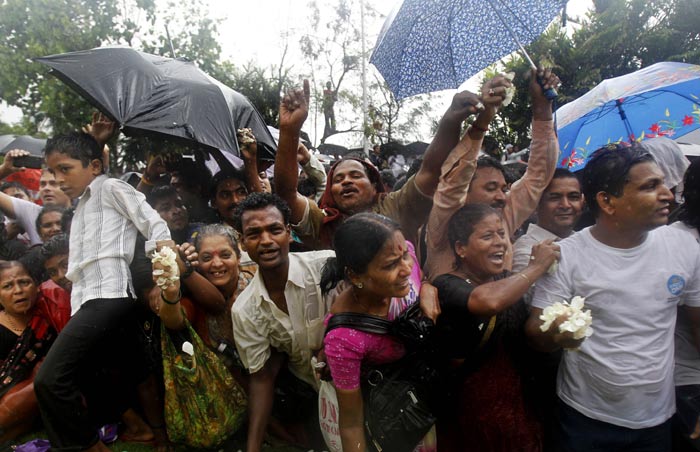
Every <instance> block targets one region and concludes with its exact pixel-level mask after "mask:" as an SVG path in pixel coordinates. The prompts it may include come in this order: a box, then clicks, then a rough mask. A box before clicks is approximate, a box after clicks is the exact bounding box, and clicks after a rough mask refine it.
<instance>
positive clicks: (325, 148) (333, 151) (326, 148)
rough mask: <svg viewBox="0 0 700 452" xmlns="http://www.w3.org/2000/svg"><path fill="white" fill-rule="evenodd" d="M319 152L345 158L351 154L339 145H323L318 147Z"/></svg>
mask: <svg viewBox="0 0 700 452" xmlns="http://www.w3.org/2000/svg"><path fill="white" fill-rule="evenodd" d="M318 150H319V152H321V153H322V154H326V155H340V156H343V155H345V154H347V153H348V152H349V150H348V148H346V147H345V146H340V145H338V144H330V143H323V144H320V145H319V146H318Z"/></svg>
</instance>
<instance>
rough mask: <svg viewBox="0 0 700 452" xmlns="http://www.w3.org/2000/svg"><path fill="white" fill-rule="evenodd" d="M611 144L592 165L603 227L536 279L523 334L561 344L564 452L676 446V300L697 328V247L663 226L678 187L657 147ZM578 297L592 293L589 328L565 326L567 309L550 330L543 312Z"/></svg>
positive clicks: (570, 243)
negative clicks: (671, 185) (579, 335)
mask: <svg viewBox="0 0 700 452" xmlns="http://www.w3.org/2000/svg"><path fill="white" fill-rule="evenodd" d="M613 148H614V149H610V148H603V149H602V150H600V151H598V152H596V154H594V156H593V158H592V159H591V160H590V161H589V162H588V165H587V166H586V168H585V169H584V173H583V177H582V186H583V193H584V195H585V197H586V201H587V202H588V205H589V207H590V209H591V212H592V213H593V215H594V216H595V218H596V223H595V225H594V226H591V227H590V228H587V229H584V230H583V231H581V232H579V233H577V234H574V235H573V236H571V237H569V238H567V239H565V240H563V241H561V242H560V246H561V260H560V262H559V266H558V269H557V271H556V272H555V273H554V274H553V275H547V276H545V277H544V278H542V279H540V280H539V281H538V282H537V286H536V288H535V294H534V296H533V299H532V311H531V315H530V318H529V320H528V322H527V325H526V333H527V335H528V336H529V337H530V339H531V341H532V343H533V345H535V346H536V347H537V348H539V349H541V350H544V351H554V350H558V349H562V348H563V349H565V352H564V356H563V359H562V362H561V365H560V367H559V374H558V379H557V395H558V396H559V399H560V401H559V416H558V417H559V428H560V437H561V441H562V449H563V450H565V451H586V452H588V451H594V450H596V451H618V450H619V451H622V450H630V451H632V450H633V451H654V452H661V451H670V450H671V422H670V418H671V416H672V415H673V413H674V411H675V404H674V385H673V331H674V325H675V322H676V308H677V306H678V305H679V304H683V305H684V307H685V309H686V310H687V313H688V318H689V319H691V323H692V325H693V328H695V329H697V328H698V326H699V325H700V247H699V246H698V244H697V243H696V242H695V240H694V239H693V238H692V237H691V236H690V235H689V234H686V233H684V232H682V231H679V230H677V229H675V228H669V227H665V226H663V225H665V224H666V222H667V219H668V214H669V206H670V202H671V201H672V199H673V195H672V194H671V191H670V190H669V189H668V188H667V187H666V186H665V185H664V179H663V173H662V172H661V170H660V169H659V167H658V165H657V164H656V163H655V162H654V160H653V158H652V157H651V155H649V154H648V153H646V152H644V151H641V150H638V149H635V148H631V149H630V148H624V147H622V146H619V145H617V146H615V145H613ZM660 226H661V227H660ZM577 295H578V296H582V297H586V302H585V305H586V306H585V308H586V309H590V310H591V313H592V317H593V325H592V327H593V331H594V333H593V335H592V336H590V337H588V338H586V339H581V340H575V339H574V338H573V335H572V333H560V332H559V329H558V326H559V324H560V323H561V321H563V320H564V319H563V316H562V317H560V318H559V319H557V320H556V321H555V323H554V324H553V325H552V327H550V329H549V330H547V331H546V332H542V331H541V330H540V325H541V324H542V321H541V320H540V319H539V316H540V315H541V314H542V311H543V309H544V308H545V307H547V306H549V305H551V304H553V303H555V302H559V301H563V300H570V299H571V298H572V297H574V296H577ZM696 337H698V336H696ZM696 345H697V344H696ZM577 347H578V351H568V350H566V349H572V348H577Z"/></svg>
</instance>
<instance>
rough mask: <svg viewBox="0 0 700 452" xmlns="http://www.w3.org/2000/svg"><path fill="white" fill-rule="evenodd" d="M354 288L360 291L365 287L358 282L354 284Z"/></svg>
mask: <svg viewBox="0 0 700 452" xmlns="http://www.w3.org/2000/svg"><path fill="white" fill-rule="evenodd" d="M355 287H357V288H358V289H362V288H363V287H365V285H364V284H362V283H361V282H359V283H357V284H355Z"/></svg>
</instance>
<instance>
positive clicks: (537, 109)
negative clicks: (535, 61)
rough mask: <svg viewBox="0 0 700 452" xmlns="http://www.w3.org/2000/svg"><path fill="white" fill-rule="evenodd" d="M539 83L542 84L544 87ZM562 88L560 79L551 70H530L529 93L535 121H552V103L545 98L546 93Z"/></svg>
mask: <svg viewBox="0 0 700 452" xmlns="http://www.w3.org/2000/svg"><path fill="white" fill-rule="evenodd" d="M539 82H542V85H540V83H539ZM560 86H561V81H560V80H559V77H557V75H556V74H555V73H553V72H552V70H551V69H549V68H546V69H542V68H539V69H537V71H535V70H534V69H531V70H530V85H529V91H530V98H531V99H532V114H533V117H534V119H536V120H541V121H544V120H547V121H548V120H550V119H552V101H551V100H549V99H547V97H545V95H544V92H545V91H547V90H548V89H549V88H559V87H560Z"/></svg>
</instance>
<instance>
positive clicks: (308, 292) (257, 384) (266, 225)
mask: <svg viewBox="0 0 700 452" xmlns="http://www.w3.org/2000/svg"><path fill="white" fill-rule="evenodd" d="M290 216H291V212H290V210H289V207H288V206H287V204H286V203H285V202H284V201H282V199H281V198H279V197H278V196H277V195H273V194H270V193H253V194H251V195H249V196H248V197H247V198H246V199H245V200H244V201H242V202H241V203H240V204H239V206H238V209H237V211H236V215H235V216H234V220H235V221H234V224H235V227H236V229H237V230H238V231H239V233H240V234H241V245H242V247H243V249H244V250H245V251H247V252H248V254H249V255H250V257H251V259H253V261H255V262H256V263H257V264H258V272H257V273H256V274H255V277H254V278H253V279H252V280H251V282H250V284H249V285H248V287H246V289H245V290H244V291H243V292H242V293H241V294H240V295H239V296H238V298H237V299H236V302H235V303H234V304H233V307H232V308H231V315H232V319H233V337H234V340H235V342H236V348H237V349H238V353H239V355H240V358H241V361H242V363H243V365H244V366H245V368H246V369H248V371H249V372H250V386H249V391H248V396H249V402H248V410H249V420H248V444H247V448H246V450H247V451H248V452H252V451H260V450H261V447H262V443H263V438H264V435H265V430H266V428H267V424H268V422H269V419H270V414H271V412H272V405H273V398H274V390H275V379H276V378H277V375H278V374H279V372H280V370H281V367H282V364H283V361H284V358H287V366H288V368H289V370H290V372H291V373H292V375H294V376H295V377H297V378H298V379H299V380H301V381H302V382H304V383H306V384H308V385H309V386H310V388H313V389H317V383H316V381H315V379H314V375H313V368H312V366H311V357H312V356H313V354H314V353H315V352H316V351H318V350H319V349H320V348H321V347H322V344H323V333H324V330H325V327H324V325H323V320H324V318H325V316H326V313H327V312H328V308H329V307H330V300H328V302H327V301H326V300H324V297H323V296H322V295H321V288H320V287H319V283H320V280H321V270H322V268H323V265H324V264H325V263H326V260H327V259H328V258H329V257H332V256H334V255H335V253H334V252H333V251H330V250H328V251H313V252H308V253H290V252H289V244H290V243H291V241H292V235H291V228H290V224H289V221H290ZM285 355H286V356H285ZM311 402H312V403H314V404H315V403H316V402H315V399H314V400H312V401H311ZM316 424H317V425H318V423H316Z"/></svg>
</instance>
